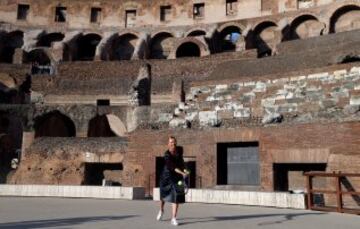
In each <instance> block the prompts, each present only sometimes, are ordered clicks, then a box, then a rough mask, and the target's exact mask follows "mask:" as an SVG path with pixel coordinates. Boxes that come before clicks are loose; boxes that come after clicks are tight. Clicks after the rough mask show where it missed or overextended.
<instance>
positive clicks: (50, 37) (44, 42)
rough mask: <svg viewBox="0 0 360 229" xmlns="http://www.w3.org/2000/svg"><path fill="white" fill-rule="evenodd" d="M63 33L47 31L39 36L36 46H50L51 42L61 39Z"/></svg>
mask: <svg viewBox="0 0 360 229" xmlns="http://www.w3.org/2000/svg"><path fill="white" fill-rule="evenodd" d="M64 37H65V35H64V34H62V33H49V34H46V35H43V36H41V37H40V39H39V40H38V42H37V43H36V46H37V47H51V45H52V43H53V42H57V41H62V40H63V39H64Z"/></svg>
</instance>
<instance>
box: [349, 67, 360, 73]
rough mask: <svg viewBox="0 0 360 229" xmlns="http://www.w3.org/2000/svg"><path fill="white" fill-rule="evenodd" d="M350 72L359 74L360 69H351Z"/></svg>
mask: <svg viewBox="0 0 360 229" xmlns="http://www.w3.org/2000/svg"><path fill="white" fill-rule="evenodd" d="M350 72H354V73H359V74H360V67H352V68H351V69H350Z"/></svg>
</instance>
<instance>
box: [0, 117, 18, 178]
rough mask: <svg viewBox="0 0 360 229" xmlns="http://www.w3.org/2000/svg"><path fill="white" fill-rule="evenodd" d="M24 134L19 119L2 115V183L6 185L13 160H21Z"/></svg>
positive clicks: (0, 122)
mask: <svg viewBox="0 0 360 229" xmlns="http://www.w3.org/2000/svg"><path fill="white" fill-rule="evenodd" d="M22 133H23V125H22V122H21V119H20V118H19V117H17V116H14V115H9V114H5V113H0V183H6V181H7V175H8V174H9V173H10V171H11V170H12V169H11V161H12V159H14V158H17V159H19V158H20V154H21V146H22Z"/></svg>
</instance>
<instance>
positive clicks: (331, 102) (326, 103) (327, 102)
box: [319, 99, 337, 109]
mask: <svg viewBox="0 0 360 229" xmlns="http://www.w3.org/2000/svg"><path fill="white" fill-rule="evenodd" d="M336 104H337V100H336V99H324V100H321V101H320V102H319V105H320V107H321V108H323V109H328V108H331V107H335V106H336Z"/></svg>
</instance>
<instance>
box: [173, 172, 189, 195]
mask: <svg viewBox="0 0 360 229" xmlns="http://www.w3.org/2000/svg"><path fill="white" fill-rule="evenodd" d="M188 172H189V171H188ZM189 187H190V172H189V175H188V176H186V177H183V179H182V180H179V181H178V182H177V184H176V193H177V194H178V195H186V194H187V193H188V192H189Z"/></svg>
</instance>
